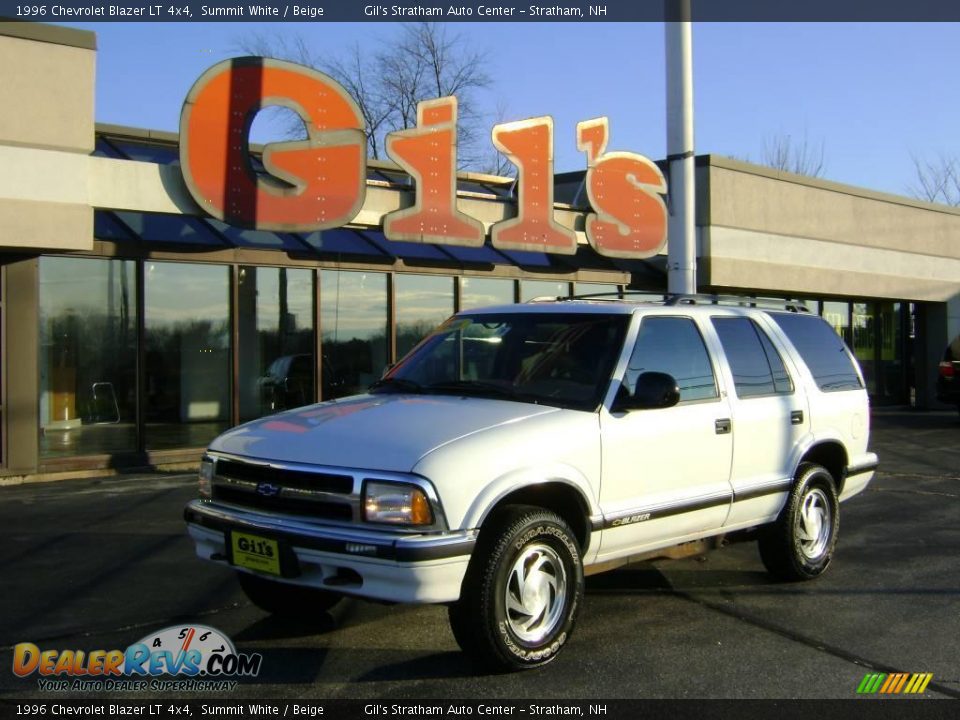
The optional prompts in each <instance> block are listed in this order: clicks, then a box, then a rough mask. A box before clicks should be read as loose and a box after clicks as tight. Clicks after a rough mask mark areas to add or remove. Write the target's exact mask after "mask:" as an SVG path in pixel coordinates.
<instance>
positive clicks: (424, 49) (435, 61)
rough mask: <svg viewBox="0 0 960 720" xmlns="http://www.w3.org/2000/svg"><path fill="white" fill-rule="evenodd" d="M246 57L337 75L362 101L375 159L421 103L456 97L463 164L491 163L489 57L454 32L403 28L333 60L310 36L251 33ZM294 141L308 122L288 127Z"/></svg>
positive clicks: (410, 123)
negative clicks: (483, 104)
mask: <svg viewBox="0 0 960 720" xmlns="http://www.w3.org/2000/svg"><path fill="white" fill-rule="evenodd" d="M237 46H238V48H239V49H240V50H241V51H242V52H246V53H248V54H251V55H260V56H263V57H275V58H280V59H283V60H290V61H292V62H297V63H300V64H302V65H306V66H308V67H312V68H314V69H316V70H320V71H321V72H325V73H327V74H328V75H330V76H331V77H333V78H334V79H335V80H336V81H337V82H339V83H340V84H341V85H343V86H344V88H346V90H347V92H349V93H350V95H351V96H352V97H353V98H354V99H355V100H356V101H357V104H358V106H359V107H360V112H361V114H362V115H363V120H364V123H365V124H366V128H367V143H368V147H369V151H370V156H371V157H373V158H380V157H382V155H383V147H384V137H385V136H386V134H387V133H389V132H391V131H393V130H401V129H404V128H409V127H414V126H415V125H416V124H417V103H419V102H420V101H421V100H427V99H431V98H438V97H444V96H447V95H456V96H457V101H458V108H459V115H460V117H459V123H458V135H459V141H458V146H459V164H460V165H461V166H471V165H474V164H476V163H478V162H479V161H480V160H481V159H482V158H483V153H484V152H485V149H483V146H484V145H485V143H481V142H480V141H481V138H482V139H484V140H485V137H484V135H483V133H482V131H481V127H482V123H483V121H484V119H485V118H484V114H483V113H482V112H481V111H480V110H479V108H478V106H477V100H476V97H475V95H476V93H477V91H479V90H483V89H486V88H487V87H489V86H490V84H491V79H490V76H489V75H488V74H487V73H486V72H485V71H484V69H483V62H484V57H485V54H484V53H483V52H481V51H480V50H477V49H474V48H472V47H471V46H470V45H469V44H468V42H467V41H466V40H465V39H464V38H463V37H462V36H460V35H459V34H454V33H451V32H450V31H449V30H448V26H446V25H442V24H436V23H415V24H405V25H402V26H401V29H400V31H399V33H398V36H397V37H395V38H391V39H389V40H386V41H383V42H368V43H367V44H366V47H367V48H374V47H380V48H382V49H381V50H379V51H376V52H371V51H369V50H368V51H366V52H364V51H363V50H361V48H360V46H359V45H354V46H353V48H352V49H351V50H350V51H349V52H348V53H347V54H345V55H344V56H339V57H330V56H325V55H320V54H317V53H315V52H314V51H312V50H311V48H310V46H309V44H308V43H307V42H306V41H305V40H304V39H303V38H302V37H294V38H287V37H281V36H279V35H277V36H265V35H250V36H247V37H245V38H243V39H241V40H240V41H239V42H238V43H237ZM284 131H285V133H286V134H287V135H288V136H291V137H302V136H303V135H304V132H303V127H302V123H298V122H296V121H295V122H293V123H291V124H290V125H289V126H287V127H285V128H284Z"/></svg>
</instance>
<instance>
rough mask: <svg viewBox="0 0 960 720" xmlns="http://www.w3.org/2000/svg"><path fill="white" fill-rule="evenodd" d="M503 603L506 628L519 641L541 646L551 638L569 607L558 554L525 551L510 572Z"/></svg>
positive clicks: (544, 548)
mask: <svg viewBox="0 0 960 720" xmlns="http://www.w3.org/2000/svg"><path fill="white" fill-rule="evenodd" d="M504 600H505V607H506V614H507V624H508V625H509V626H510V630H511V631H512V632H513V634H514V635H516V636H517V637H518V638H519V639H520V640H522V641H524V642H528V643H538V642H541V641H542V640H543V639H544V638H546V637H547V636H548V635H550V633H552V632H553V631H554V630H555V629H556V627H557V625H559V624H560V622H561V621H562V619H563V615H564V611H565V609H566V603H567V571H566V568H565V567H564V565H563V561H562V560H561V559H560V556H559V555H557V553H556V551H554V549H553V548H551V547H550V546H548V545H543V544H536V545H530V546H528V547H525V548H524V549H523V551H522V552H521V553H520V555H519V556H517V559H516V560H515V561H514V563H513V567H511V568H510V574H509V576H508V577H507V588H506V591H505V594H504Z"/></svg>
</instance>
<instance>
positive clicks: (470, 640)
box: [449, 505, 583, 670]
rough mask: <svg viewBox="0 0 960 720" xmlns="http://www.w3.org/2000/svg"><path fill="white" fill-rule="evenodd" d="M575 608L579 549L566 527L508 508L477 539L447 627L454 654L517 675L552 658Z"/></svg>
mask: <svg viewBox="0 0 960 720" xmlns="http://www.w3.org/2000/svg"><path fill="white" fill-rule="evenodd" d="M582 600H583V565H582V561H581V558H580V548H579V545H578V544H577V541H576V538H575V537H574V535H573V532H572V531H571V530H570V527H569V526H568V525H567V523H566V522H564V520H563V519H562V518H560V517H559V516H558V515H557V514H555V513H553V512H550V511H547V510H543V509H540V508H536V507H531V506H521V505H516V506H509V507H507V508H504V510H502V511H500V512H498V513H497V515H496V516H495V517H493V518H491V520H490V521H488V523H487V524H486V525H485V526H484V527H483V529H482V530H481V532H480V538H479V541H478V543H477V548H476V551H475V553H474V556H473V558H472V560H471V562H470V568H469V569H468V571H467V576H466V578H465V580H464V584H463V592H462V594H461V599H460V600H459V601H458V602H456V603H455V604H453V605H452V606H451V607H450V609H449V618H450V626H451V628H452V629H453V635H454V637H455V638H456V640H457V643H458V644H459V645H460V647H461V649H463V650H464V652H466V653H468V654H470V655H471V656H473V657H474V658H477V659H479V660H480V661H481V662H483V663H484V664H486V665H489V666H492V667H494V668H496V669H500V670H524V669H527V668H533V667H539V666H540V665H545V664H546V663H548V662H550V661H551V660H553V659H554V658H555V657H556V656H557V653H558V652H559V651H560V649H561V648H562V647H563V645H564V644H565V643H566V642H567V640H568V639H569V638H570V634H571V632H572V631H573V625H574V622H575V620H576V616H577V613H578V611H579V610H580V605H581V603H582Z"/></svg>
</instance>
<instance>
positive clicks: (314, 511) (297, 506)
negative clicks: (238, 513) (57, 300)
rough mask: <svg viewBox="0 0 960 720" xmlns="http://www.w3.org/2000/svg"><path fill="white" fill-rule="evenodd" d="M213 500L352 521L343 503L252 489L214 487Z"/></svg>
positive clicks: (253, 508) (347, 505)
mask: <svg viewBox="0 0 960 720" xmlns="http://www.w3.org/2000/svg"><path fill="white" fill-rule="evenodd" d="M218 469H219V467H218ZM281 493H282V491H281ZM213 499H214V500H220V501H221V502H225V503H230V504H231V505H239V506H241V507H248V508H250V509H252V510H271V511H274V512H281V513H290V514H292V515H303V516H306V517H311V518H320V519H323V520H346V521H350V520H352V519H353V510H352V509H351V507H350V505H349V504H347V503H345V502H344V503H339V502H324V501H319V502H318V501H317V500H311V499H308V498H303V497H297V496H293V497H290V496H285V495H283V494H281V495H275V496H273V497H268V496H264V495H260V494H258V493H257V492H256V491H255V490H254V489H253V488H251V489H250V490H241V489H238V488H236V487H229V486H226V485H214V486H213ZM345 499H346V498H345Z"/></svg>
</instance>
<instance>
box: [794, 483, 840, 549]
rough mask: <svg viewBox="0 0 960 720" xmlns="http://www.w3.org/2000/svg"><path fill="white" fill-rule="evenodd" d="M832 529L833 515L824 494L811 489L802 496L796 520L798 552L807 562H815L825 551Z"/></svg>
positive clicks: (818, 490)
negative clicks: (798, 540) (798, 542)
mask: <svg viewBox="0 0 960 720" xmlns="http://www.w3.org/2000/svg"><path fill="white" fill-rule="evenodd" d="M832 529H833V513H832V512H831V510H830V503H829V502H828V500H827V495H826V493H824V492H823V490H820V489H819V488H813V489H811V490H810V491H809V492H808V493H807V494H806V495H804V496H803V503H802V504H801V506H800V516H799V517H798V518H797V537H798V538H799V539H800V551H801V552H802V553H803V555H804V557H806V558H807V559H809V560H816V559H818V558H819V557H821V556H822V555H823V554H824V552H826V550H827V545H828V544H829V543H830V533H831V532H832Z"/></svg>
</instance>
